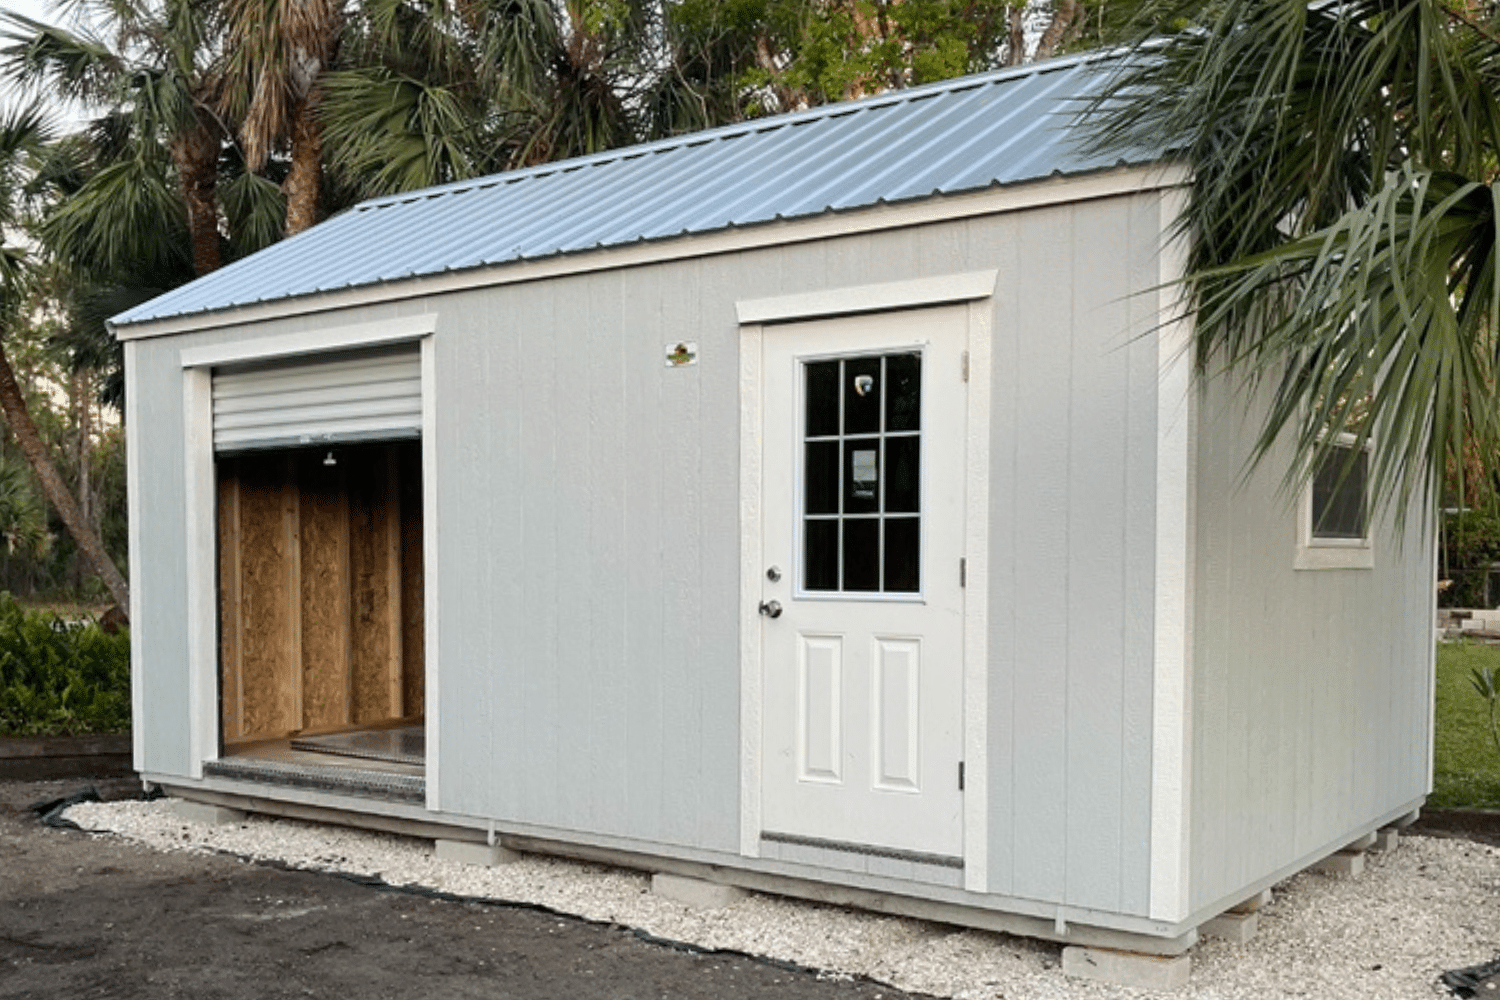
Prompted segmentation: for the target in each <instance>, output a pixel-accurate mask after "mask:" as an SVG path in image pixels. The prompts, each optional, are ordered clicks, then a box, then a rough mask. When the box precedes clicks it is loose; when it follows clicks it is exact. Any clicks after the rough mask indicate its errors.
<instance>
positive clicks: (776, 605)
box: [760, 600, 781, 618]
mask: <svg viewBox="0 0 1500 1000" xmlns="http://www.w3.org/2000/svg"><path fill="white" fill-rule="evenodd" d="M760 613H761V614H763V615H765V616H766V617H767V618H780V617H781V602H780V601H776V600H771V601H761V602H760Z"/></svg>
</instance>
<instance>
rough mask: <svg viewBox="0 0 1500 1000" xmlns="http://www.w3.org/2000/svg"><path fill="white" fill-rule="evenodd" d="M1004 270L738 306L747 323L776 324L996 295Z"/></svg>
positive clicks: (783, 297) (826, 291) (743, 302)
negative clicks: (1001, 272) (996, 288)
mask: <svg viewBox="0 0 1500 1000" xmlns="http://www.w3.org/2000/svg"><path fill="white" fill-rule="evenodd" d="M999 273H1000V272H998V271H970V272H968V273H967V274H939V275H936V276H934V277H931V278H912V279H910V280H908V281H888V282H883V283H881V284H878V285H852V286H848V287H845V288H824V289H819V290H818V291H815V292H800V293H798V294H795V295H777V296H774V297H772V298H767V299H742V300H741V301H739V302H736V303H735V304H734V309H735V312H736V313H737V314H738V316H739V320H740V322H741V323H775V322H784V321H789V320H798V321H801V320H809V319H818V318H820V317H823V316H847V315H850V314H854V313H872V312H889V311H891V310H893V309H912V308H914V307H917V306H938V305H947V304H949V303H953V302H968V301H971V300H974V299H987V298H989V297H990V296H991V295H993V294H995V279H996V278H997V277H998V276H999Z"/></svg>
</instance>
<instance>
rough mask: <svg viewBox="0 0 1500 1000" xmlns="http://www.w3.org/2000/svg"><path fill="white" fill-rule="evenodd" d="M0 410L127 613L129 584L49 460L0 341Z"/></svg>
mask: <svg viewBox="0 0 1500 1000" xmlns="http://www.w3.org/2000/svg"><path fill="white" fill-rule="evenodd" d="M0 411H3V412H4V414H5V422H6V423H7V424H9V425H10V431H11V433H12V434H14V435H15V437H16V444H18V445H19V446H20V448H21V453H22V454H23V455H25V456H26V461H28V462H30V463H31V469H32V471H33V472H34V473H36V478H37V482H39V483H40V484H41V487H42V494H43V495H44V496H45V497H46V498H47V502H48V503H50V504H51V505H52V508H53V509H54V510H56V511H57V516H58V517H60V518H62V522H63V524H64V525H66V526H67V529H68V534H70V535H72V536H73V542H74V544H76V545H77V546H78V551H79V553H80V554H81V555H82V556H83V557H84V558H85V559H86V560H88V563H89V565H90V566H91V567H93V570H94V572H95V573H97V574H99V578H100V579H101V580H103V581H104V586H105V588H106V589H107V590H108V591H109V596H110V598H111V599H112V600H113V601H114V602H115V605H116V606H117V607H118V608H119V609H120V613H121V614H124V615H126V616H128V615H129V613H130V587H129V585H127V584H126V583H125V577H124V576H123V575H121V573H120V570H119V569H118V568H117V567H116V566H115V564H114V560H112V559H110V557H109V554H108V553H107V552H105V551H104V543H103V542H102V541H100V540H99V536H98V534H97V533H95V532H94V531H93V530H92V529H91V528H90V527H89V525H88V522H87V521H85V520H84V517H83V513H82V512H81V511H80V510H79V509H78V501H77V500H75V499H74V498H73V494H72V493H71V492H70V491H69V490H68V486H67V484H66V483H64V482H63V480H62V476H60V475H58V473H57V466H56V465H54V464H53V463H52V456H51V455H50V454H49V453H48V452H47V445H46V444H45V443H44V442H43V441H42V435H41V433H40V432H39V431H38V430H37V429H36V423H35V422H34V421H33V420H32V419H31V411H30V410H28V409H27V408H26V397H25V395H24V394H22V392H21V386H20V385H19V384H18V383H17V382H16V373H15V371H13V370H12V369H11V366H10V358H9V356H7V355H6V353H5V345H4V343H3V342H0Z"/></svg>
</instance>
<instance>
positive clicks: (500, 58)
mask: <svg viewBox="0 0 1500 1000" xmlns="http://www.w3.org/2000/svg"><path fill="white" fill-rule="evenodd" d="M651 16H652V15H651V12H650V11H649V10H648V9H647V8H645V7H644V6H639V5H637V4H634V3H629V2H624V3H618V4H595V3H589V2H586V0H555V2H554V0H449V2H435V3H433V4H431V5H430V6H425V7H423V8H421V9H418V8H417V7H415V6H414V5H412V4H410V3H409V2H407V0H367V2H365V3H364V4H362V5H361V6H360V7H359V8H358V10H357V11H355V12H353V13H352V14H351V15H350V19H349V23H348V24H347V25H346V31H345V35H344V38H343V42H342V46H343V48H342V63H341V68H340V69H338V70H335V71H334V72H332V73H330V74H328V75H327V76H326V77H325V78H324V90H323V95H322V114H321V120H322V122H323V123H324V126H325V132H324V140H325V154H326V156H327V161H328V164H329V167H330V170H331V172H332V173H333V174H334V176H335V178H336V179H337V180H338V182H339V183H341V184H342V185H344V186H345V187H346V188H348V189H349V190H350V191H352V192H353V194H354V195H356V196H360V197H369V196H373V195H378V194H389V193H392V192H397V191H408V190H413V189H416V188H421V187H427V186H430V185H433V184H441V183H445V182H448V181H454V180H463V179H467V178H472V177H477V176H481V175H484V174H488V173H493V172H495V171H497V170H503V169H507V168H511V167H518V166H526V165H531V164H535V163H543V162H548V161H551V160H556V159H562V158H565V157H568V156H576V155H580V154H584V153H593V152H598V151H600V150H604V149H609V148H612V147H615V146H620V145H624V144H627V143H630V142H633V141H636V140H637V139H639V138H640V137H641V136H642V134H643V128H642V125H641V120H642V118H643V114H642V111H641V105H642V101H641V100H640V99H638V95H639V94H640V93H641V92H642V91H643V89H644V88H645V87H646V86H647V81H649V80H650V79H651V77H652V75H653V74H654V73H655V72H658V71H659V68H658V67H653V66H652V65H651V59H650V57H649V43H650V41H651V38H652V34H651V27H650V17H651Z"/></svg>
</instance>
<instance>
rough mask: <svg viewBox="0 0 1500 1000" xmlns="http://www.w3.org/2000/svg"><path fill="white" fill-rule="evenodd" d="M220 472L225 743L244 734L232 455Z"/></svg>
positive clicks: (236, 471) (221, 689)
mask: <svg viewBox="0 0 1500 1000" xmlns="http://www.w3.org/2000/svg"><path fill="white" fill-rule="evenodd" d="M218 473H219V697H220V700H221V702H222V706H223V707H222V715H223V722H222V733H221V738H222V740H223V742H224V743H226V744H230V743H235V742H238V741H239V740H241V739H242V738H243V737H244V734H245V711H244V704H245V701H244V669H243V656H244V645H243V638H242V636H243V633H242V630H241V627H240V616H241V613H242V608H241V606H240V603H241V598H240V572H241V570H240V546H241V540H240V483H239V467H238V464H237V463H236V462H235V460H234V459H220V460H219V463H218Z"/></svg>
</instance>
